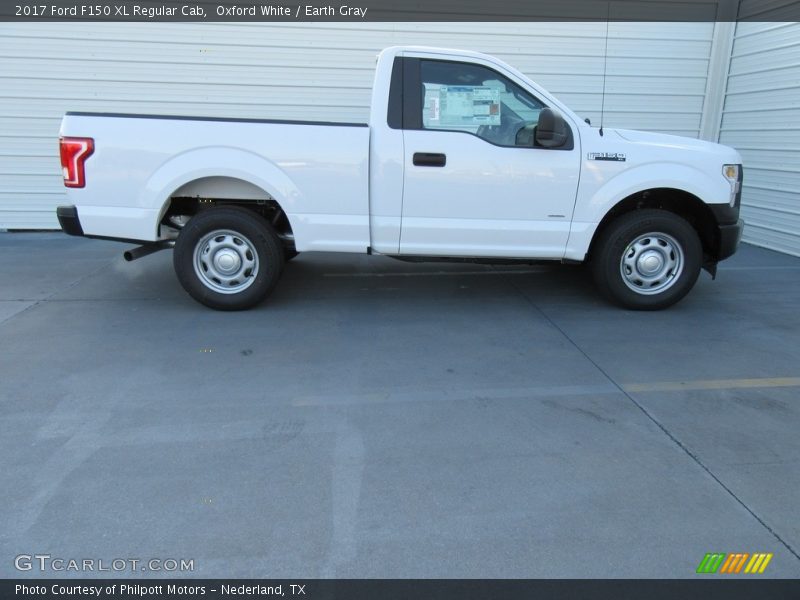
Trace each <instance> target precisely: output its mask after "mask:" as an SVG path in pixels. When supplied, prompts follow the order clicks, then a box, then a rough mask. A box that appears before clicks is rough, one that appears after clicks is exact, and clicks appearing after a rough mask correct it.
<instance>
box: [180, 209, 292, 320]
mask: <svg viewBox="0 0 800 600" xmlns="http://www.w3.org/2000/svg"><path fill="white" fill-rule="evenodd" d="M283 263H284V256H283V248H282V247H281V244H280V240H279V239H278V236H277V234H276V233H275V230H274V229H273V228H272V226H271V225H270V224H269V223H268V222H267V221H266V220H265V219H263V218H262V217H261V216H260V215H258V214H256V213H254V212H252V211H250V210H247V209H246V208H242V207H239V206H224V207H219V208H212V209H209V210H205V211H202V212H200V213H198V214H197V215H196V216H194V217H193V218H192V219H190V220H189V222H188V223H187V224H186V225H185V226H184V227H183V229H181V232H180V235H179V236H178V239H177V241H176V243H175V251H174V254H173V265H174V267H175V273H176V274H177V276H178V281H180V283H181V285H182V286H183V289H185V290H186V291H187V292H188V293H189V295H190V296H192V298H194V299H195V300H197V301H198V302H201V303H202V304H205V305H206V306H210V307H211V308H215V309H218V310H243V309H246V308H251V307H252V306H254V305H256V304H258V303H259V302H261V301H262V300H263V299H264V298H265V297H266V296H267V295H268V294H269V293H270V292H271V291H272V288H273V287H274V286H275V284H276V283H277V281H278V278H279V277H280V274H281V270H282V269H283Z"/></svg>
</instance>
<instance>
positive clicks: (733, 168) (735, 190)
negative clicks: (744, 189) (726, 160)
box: [722, 165, 742, 206]
mask: <svg viewBox="0 0 800 600" xmlns="http://www.w3.org/2000/svg"><path fill="white" fill-rule="evenodd" d="M741 168H742V166H741V165H723V166H722V175H723V176H724V177H725V179H727V180H728V183H729V184H730V185H731V197H730V204H731V206H733V205H734V204H735V203H736V196H738V195H739V186H740V185H741V180H740V179H739V173H740V170H741Z"/></svg>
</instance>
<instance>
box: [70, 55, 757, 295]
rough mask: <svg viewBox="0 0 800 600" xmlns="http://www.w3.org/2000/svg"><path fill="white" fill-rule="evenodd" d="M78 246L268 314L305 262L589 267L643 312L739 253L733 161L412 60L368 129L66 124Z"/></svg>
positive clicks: (494, 63)
mask: <svg viewBox="0 0 800 600" xmlns="http://www.w3.org/2000/svg"><path fill="white" fill-rule="evenodd" d="M60 136H61V138H60V151H61V165H62V167H63V173H64V184H65V185H66V187H67V189H68V198H69V205H67V206H60V207H58V209H57V215H58V219H59V222H60V224H61V227H62V228H63V230H64V231H65V232H67V233H69V234H72V235H82V236H87V237H91V238H102V239H114V240H120V241H125V242H129V243H136V244H137V247H136V248H134V249H132V250H129V251H127V252H126V253H125V257H126V258H127V259H128V260H133V259H135V258H138V257H140V256H143V255H145V254H149V253H151V252H154V251H156V250H160V249H163V248H170V247H172V248H173V249H174V252H173V263H174V267H175V271H176V274H177V277H178V279H179V281H180V283H181V285H182V286H183V287H184V288H185V290H186V291H187V292H188V293H189V294H190V295H191V296H192V297H194V298H195V299H196V300H198V301H199V302H202V303H203V304H205V305H207V306H210V307H212V308H216V309H224V310H237V309H245V308H249V307H251V306H253V305H255V304H257V303H258V302H260V301H261V300H262V299H264V298H265V297H266V296H267V294H268V293H269V292H270V291H271V290H272V288H273V286H274V285H275V283H276V282H277V280H278V278H279V277H280V274H281V270H282V268H283V266H284V263H285V261H286V260H289V259H291V258H292V257H294V256H295V255H296V254H297V253H299V252H310V251H334V252H360V253H368V254H383V255H387V256H392V257H396V258H401V259H406V260H412V261H421V260H474V261H479V262H489V263H491V262H508V261H509V260H511V261H521V262H534V261H537V262H538V261H555V262H563V263H584V262H585V263H588V265H589V267H590V270H591V273H592V276H593V278H594V280H595V282H596V284H597V287H598V288H599V290H600V292H601V293H602V294H603V295H604V296H605V297H607V298H608V299H610V300H611V301H614V302H616V303H617V304H619V305H621V306H624V307H627V308H632V309H659V308H664V307H667V306H670V305H672V304H674V303H675V302H677V301H678V300H680V299H681V298H683V297H684V296H685V295H686V294H687V292H688V291H689V290H690V289H691V288H692V286H693V285H694V284H695V282H696V280H697V278H698V275H699V273H700V270H701V269H702V268H705V269H706V270H707V271H709V273H711V275H712V276H714V275H715V274H716V265H717V263H718V262H719V261H720V260H722V259H724V258H726V257H728V256H730V255H731V254H733V253H734V252H735V251H736V248H737V246H738V244H739V239H740V237H741V233H742V227H743V223H742V221H741V220H740V219H739V204H740V198H741V186H742V165H741V162H742V160H741V157H740V156H739V154H738V153H737V152H736V151H735V150H733V149H731V148H728V147H725V146H721V145H718V144H713V143H709V142H704V141H699V140H696V139H690V138H680V137H675V136H669V135H663V134H655V133H644V132H638V131H628V130H622V129H611V128H606V129H605V131H604V130H603V128H602V125H601V127H600V128H597V127H592V126H591V124H590V123H589V122H585V121H584V120H582V119H581V118H580V117H578V116H577V115H576V114H575V113H573V112H572V111H571V110H570V109H569V108H567V107H566V106H564V105H563V104H562V103H561V102H559V101H558V100H557V99H556V98H554V97H553V96H552V95H551V94H549V93H548V92H547V91H546V90H544V89H542V88H541V87H540V86H538V85H537V84H536V83H534V82H533V81H531V80H530V79H528V78H527V77H526V76H525V75H523V74H522V73H520V72H519V71H517V70H515V69H513V68H512V67H510V66H508V65H506V64H504V63H502V62H501V61H499V60H497V59H495V58H492V57H490V56H486V55H483V54H478V53H474V52H467V51H458V50H441V49H435V48H422V47H394V48H388V49H386V50H384V51H383V52H382V53H381V54H380V55H379V57H378V61H377V67H376V72H375V83H374V87H373V92H372V105H371V112H370V118H369V124H356V123H316V122H293V121H273V120H260V119H224V118H210V117H209V118H204V117H167V116H152V115H137V114H95V113H76V112H70V113H67V114H66V116H65V117H64V119H63V122H62V124H61V131H60Z"/></svg>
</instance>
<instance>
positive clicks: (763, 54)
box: [719, 22, 800, 256]
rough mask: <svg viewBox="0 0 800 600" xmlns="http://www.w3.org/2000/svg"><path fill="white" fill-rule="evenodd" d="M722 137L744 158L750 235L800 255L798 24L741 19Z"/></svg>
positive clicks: (744, 201)
mask: <svg viewBox="0 0 800 600" xmlns="http://www.w3.org/2000/svg"><path fill="white" fill-rule="evenodd" d="M719 140H720V142H721V143H723V144H727V145H729V146H733V147H735V148H737V149H738V150H739V152H741V154H742V157H743V159H744V165H745V171H744V175H745V176H744V192H743V195H742V217H743V218H744V220H745V222H746V223H747V224H746V226H745V231H744V239H745V240H746V241H749V242H751V243H753V244H756V245H759V246H764V247H766V248H772V249H774V250H779V251H781V252H786V253H789V254H794V255H795V256H800V24H798V23H751V22H748V23H738V24H737V26H736V32H735V36H734V41H733V51H732V54H731V61H730V70H729V74H728V85H727V91H726V94H725V105H724V109H723V116H722V124H721V127H720V136H719Z"/></svg>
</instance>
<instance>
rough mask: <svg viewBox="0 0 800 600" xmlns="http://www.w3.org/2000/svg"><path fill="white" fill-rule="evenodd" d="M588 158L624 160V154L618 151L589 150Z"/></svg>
mask: <svg viewBox="0 0 800 600" xmlns="http://www.w3.org/2000/svg"><path fill="white" fill-rule="evenodd" d="M588 158H589V160H615V161H618V162H625V160H626V159H625V155H624V154H622V153H620V152H589V155H588Z"/></svg>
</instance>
